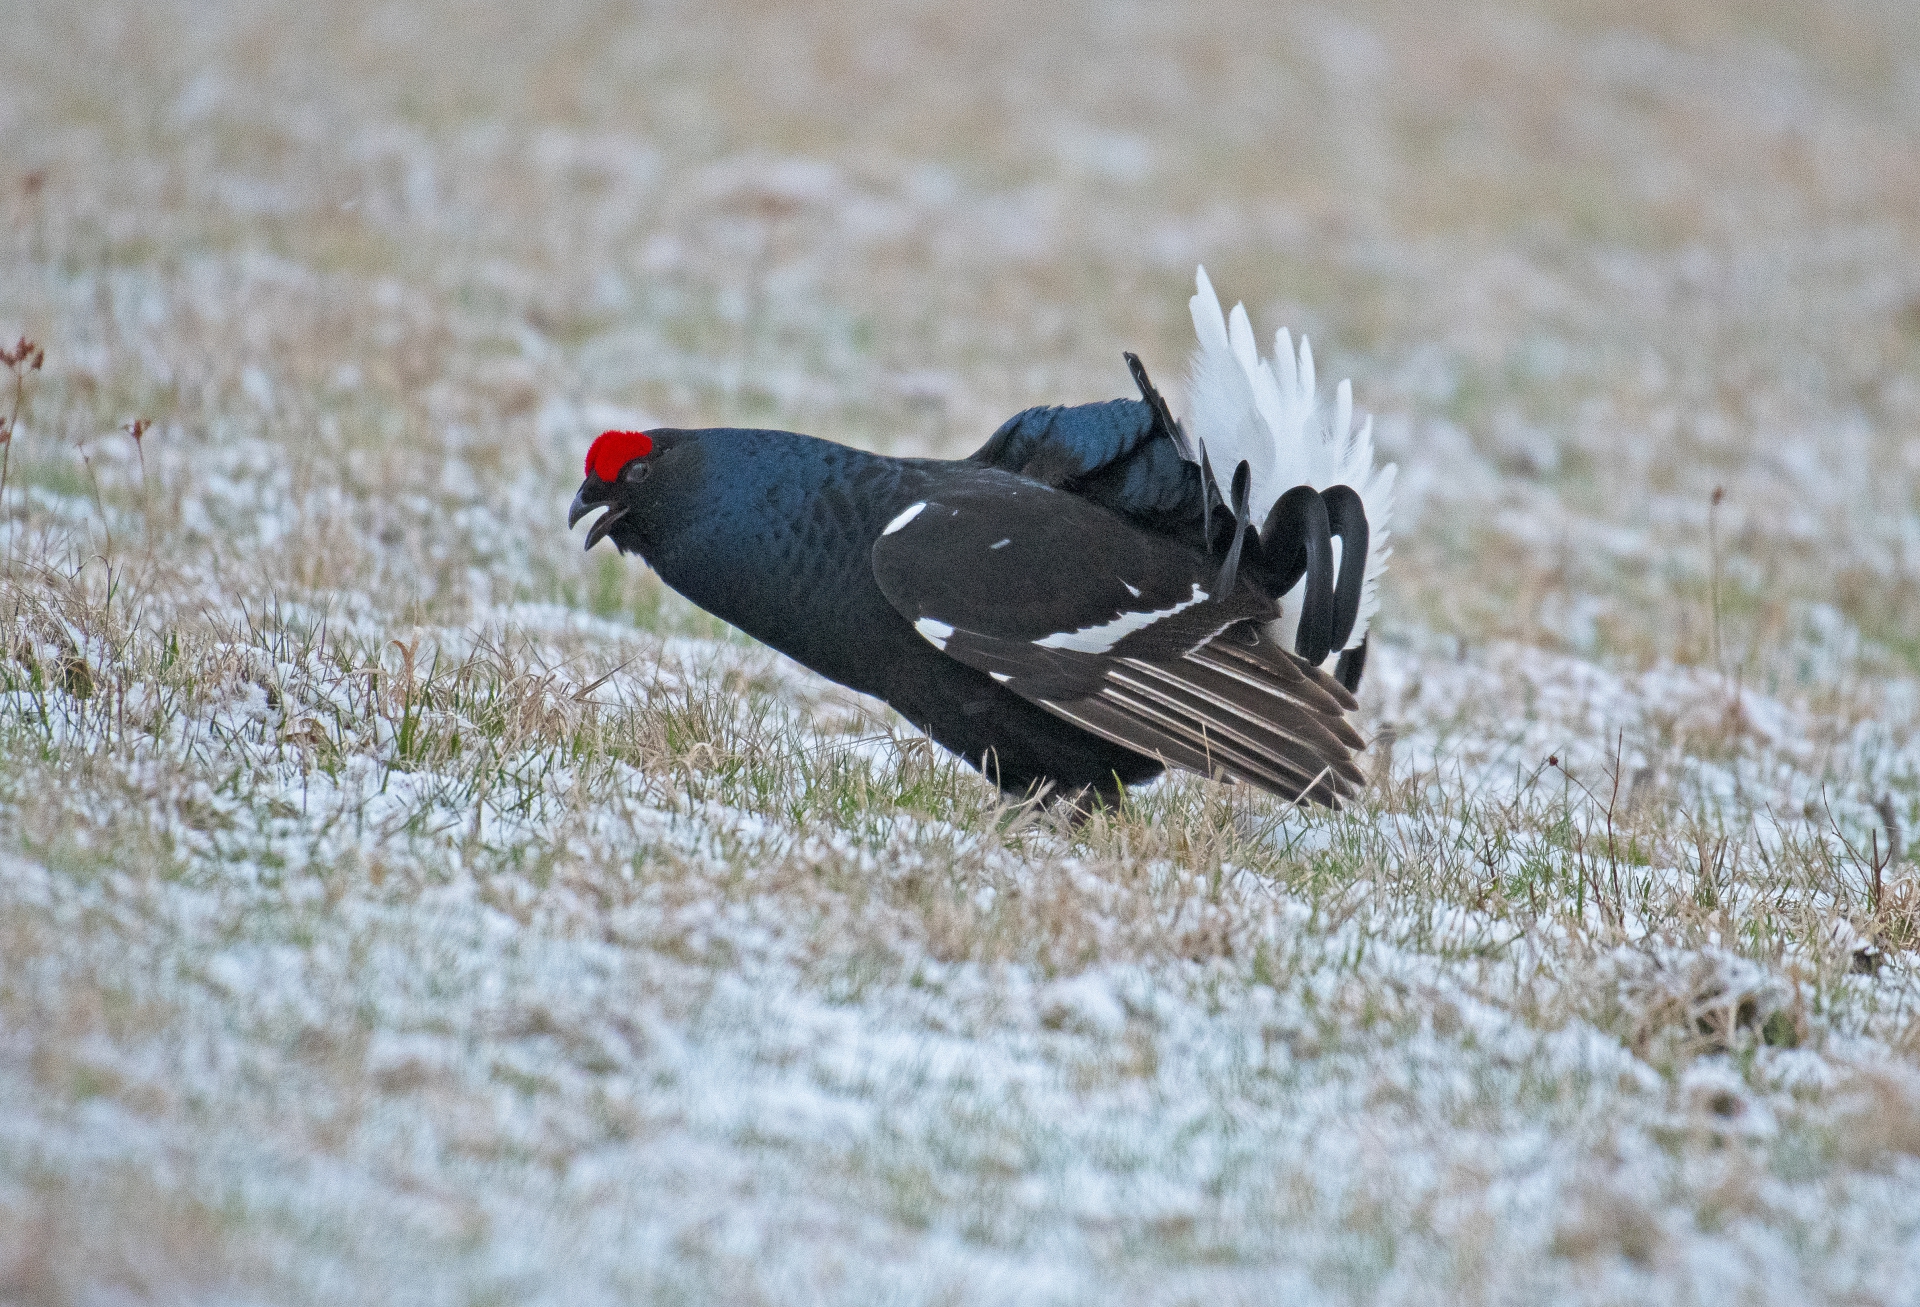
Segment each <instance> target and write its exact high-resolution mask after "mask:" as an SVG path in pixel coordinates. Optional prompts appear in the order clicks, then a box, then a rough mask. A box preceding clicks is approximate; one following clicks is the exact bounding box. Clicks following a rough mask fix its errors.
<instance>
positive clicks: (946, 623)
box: [873, 473, 1363, 804]
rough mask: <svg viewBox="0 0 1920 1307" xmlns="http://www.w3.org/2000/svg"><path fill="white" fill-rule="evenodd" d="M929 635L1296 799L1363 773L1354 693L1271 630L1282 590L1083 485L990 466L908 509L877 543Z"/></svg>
mask: <svg viewBox="0 0 1920 1307" xmlns="http://www.w3.org/2000/svg"><path fill="white" fill-rule="evenodd" d="M873 569H874V576H875V579H876V580H877V581H878V583H879V585H880V589H881V591H882V593H884V594H885V595H886V597H887V600H888V602H889V603H891V604H892V605H893V606H894V608H896V609H898V610H899V612H900V613H901V614H902V615H903V616H904V617H906V619H907V620H908V621H910V622H912V623H913V625H914V629H915V630H917V631H918V632H919V633H920V635H921V636H922V638H924V639H925V640H927V641H928V642H929V643H930V644H932V645H934V646H935V647H936V648H938V649H940V650H942V651H943V652H945V653H946V654H947V655H948V656H949V657H951V658H954V659H956V660H958V661H960V662H962V663H965V664H966V665H967V666H969V667H973V668H975V669H977V670H979V671H983V672H985V673H987V674H988V675H989V676H991V677H992V678H993V679H994V680H995V681H997V682H999V683H1000V684H1002V685H1004V686H1006V687H1007V688H1008V689H1009V690H1011V691H1013V692H1014V693H1015V694H1018V695H1020V696H1021V697H1022V698H1024V699H1028V700H1031V701H1032V702H1034V703H1036V704H1038V705H1040V706H1041V707H1042V708H1045V709H1046V710H1047V711H1049V712H1051V713H1053V714H1054V715H1055V716H1058V717H1060V718H1063V719H1064V720H1066V721H1069V722H1072V723H1074V724H1075V725H1077V726H1080V727H1082V728H1083V729H1085V730H1088V731H1091V732H1092V733H1093V734H1095V735H1098V736H1101V737H1102V738H1104V739H1107V740H1110V741H1112V742H1113V743H1115V744H1119V745H1121V746H1123V747H1125V748H1129V749H1134V750H1137V751H1138V752H1140V753H1143V754H1147V755H1149V756H1152V757H1157V758H1160V759H1161V760H1162V761H1164V762H1167V763H1170V764H1173V765H1176V766H1181V767H1186V768H1188V769H1190V770H1192V771H1197V772H1199V773H1201V774H1202V775H1208V776H1220V777H1230V778H1234V779H1239V780H1243V781H1246V782H1248V783H1250V784H1253V785H1257V786H1259V787H1260V788H1262V789H1265V790H1269V791H1272V792H1273V793H1275V794H1278V795H1281V796H1283V797H1285V798H1288V799H1299V798H1302V797H1305V798H1311V799H1315V800H1317V801H1319V802H1322V803H1329V804H1330V803H1334V802H1336V801H1337V800H1338V799H1339V798H1340V797H1342V796H1345V795H1348V794H1351V793H1352V792H1353V790H1354V789H1355V788H1356V787H1357V786H1358V785H1359V784H1360V783H1361V782H1362V780H1363V777H1362V775H1361V773H1360V771H1359V769H1358V768H1357V767H1356V766H1355V765H1354V762H1353V754H1354V753H1355V752H1356V751H1357V750H1359V749H1360V748H1362V747H1363V742H1362V741H1361V739H1360V737H1359V735H1357V734H1356V733H1355V732H1354V730H1353V727H1352V726H1351V724H1349V723H1348V721H1347V719H1346V713H1347V712H1348V711H1349V710H1350V709H1352V708H1353V706H1354V702H1353V698H1352V696H1351V695H1349V694H1348V693H1347V692H1346V691H1345V690H1344V689H1343V688H1341V687H1340V685H1339V684H1338V683H1337V682H1335V681H1334V680H1332V679H1331V678H1330V677H1328V676H1326V675H1325V674H1323V673H1321V672H1319V671H1318V670H1316V669H1313V668H1311V667H1309V666H1307V665H1306V664H1305V663H1304V662H1303V661H1301V660H1300V659H1298V658H1297V657H1295V656H1294V655H1292V654H1290V653H1287V652H1286V651H1285V650H1283V649H1280V648H1279V647H1277V646H1276V645H1274V644H1273V643H1272V641H1271V639H1270V638H1269V637H1268V636H1266V635H1265V634H1264V633H1263V632H1262V631H1261V629H1260V627H1261V625H1262V624H1263V623H1264V622H1266V621H1267V620H1269V619H1270V618H1271V615H1272V612H1273V604H1272V601H1271V600H1270V599H1268V598H1267V597H1265V596H1264V595H1262V594H1261V593H1260V592H1259V591H1258V590H1257V589H1255V588H1253V587H1251V586H1248V585H1246V584H1244V583H1242V584H1241V585H1239V586H1237V587H1235V588H1233V589H1232V590H1231V592H1230V593H1226V594H1216V593H1215V591H1216V590H1217V589H1219V585H1218V582H1219V579H1220V564H1219V562H1218V561H1217V560H1211V559H1209V558H1207V557H1206V556H1205V555H1204V554H1202V553H1200V552H1199V551H1198V550H1194V549H1189V548H1187V547H1185V546H1183V545H1181V544H1179V543H1178V542H1176V541H1172V540H1168V539H1165V538H1162V537H1158V536H1154V535H1151V534H1149V533H1147V532H1144V531H1141V530H1138V529H1136V528H1134V527H1133V526H1131V525H1129V524H1128V523H1126V522H1125V521H1122V520H1121V519H1119V518H1117V517H1115V516H1114V515H1113V514H1111V513H1108V512H1106V511H1104V510H1102V509H1101V508H1099V507H1097V506H1096V505H1093V504H1089V503H1087V502H1086V501H1084V500H1081V499H1079V498H1077V497H1075V496H1073V495H1069V494H1065V493H1062V492H1059V491H1055V490H1050V489H1048V488H1046V487H1044V486H1039V485H1035V484H1032V483H1030V482H1023V481H1021V480H1019V479H1018V478H1014V477H1007V476H1002V475H998V474H994V473H980V474H976V475H973V476H969V477H962V478H958V479H956V480H955V481H954V482H953V483H952V484H950V485H948V486H945V487H942V488H941V489H940V490H939V491H938V492H936V493H932V494H929V496H928V497H927V498H926V499H924V500H919V501H916V502H914V503H913V504H910V505H908V506H907V507H906V508H904V509H903V510H902V511H901V512H900V513H899V514H898V515H897V516H896V517H895V518H894V519H893V521H892V522H890V523H889V524H888V526H887V528H886V530H885V531H884V532H883V533H882V535H881V536H880V538H879V539H878V540H877V541H876V542H875V543H874V547H873Z"/></svg>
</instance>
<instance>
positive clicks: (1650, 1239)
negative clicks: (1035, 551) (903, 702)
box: [0, 0, 1920, 1305]
mask: <svg viewBox="0 0 1920 1307" xmlns="http://www.w3.org/2000/svg"><path fill="white" fill-rule="evenodd" d="M1916 51H1920V16H1916V14H1915V12H1914V10H1913V9H1912V7H1911V6H1910V5H1909V4H1907V3H1905V2H1904V0H1885V2H1883V3H1875V2H1874V0H1858V2H1851V3H1850V2H1848V0H1824V2H1816V3H1792V4H1789V3H1785V2H1784V0H1781V2H1770V0H1760V2H1758V3H1752V4H1733V3H1709V4H1700V5H1692V6H1688V5H1671V4H1653V3H1646V2H1645V0H1609V2H1606V3H1600V4H1571V3H1562V2H1561V0H1534V2H1532V3H1528V2H1526V0H1513V2H1512V3H1504V4H1503V3H1488V4H1482V5H1474V6H1466V7H1461V8H1459V9H1457V10H1453V11H1449V12H1445V13H1440V12H1437V11H1435V10H1434V9H1432V8H1431V7H1429V6H1425V5H1420V4H1414V3H1390V2H1388V0H1361V2H1360V3H1357V4H1353V5H1346V6H1341V7H1339V8H1338V9H1337V10H1336V9H1334V8H1329V7H1322V6H1307V5H1292V4H1281V3H1272V2H1270V0H1263V2H1261V3H1241V2H1240V0H1219V2H1218V3H1215V4H1212V5H1208V6H1172V5H1161V6H1150V5H1145V4H1132V3H1119V2H1118V0H1115V2H1113V3H1105V4H1092V3H1088V4H1065V3H1062V4H1040V5H1012V4H988V3H982V2H981V0H950V2H949V3H946V4H937V5H936V4H916V3H906V2H904V0H900V2H896V3H878V2H877V0H854V2H852V3H847V4H843V5H839V6H835V7H832V8H831V9H824V8H823V7H810V6H799V5H793V6H773V5H756V4H747V3H731V4H730V3H725V2H724V0H722V2H721V3H713V4H703V5H699V6H695V5H690V4H688V5H675V4H668V3H662V4H644V3H638V4H616V3H586V4H579V5H546V6H524V5H515V6H509V5H504V4H482V3H455V2H453V0H443V2H442V3H436V4H421V5H397V4H396V5H375V4H359V3H342V4H338V5H327V6H301V5H293V4H287V3H276V2H273V0H261V2H259V3H250V4H240V3H220V4H213V3H193V4H188V3H179V4H166V3H144V4H140V5H133V4H124V5H122V4H110V3H103V4H97V5H71V4H54V3H50V2H43V0H18V2H17V3H15V4H13V5H11V6H9V7H8V9H7V10H6V12H5V13H4V14H0V345H5V346H7V347H8V354H7V357H9V358H13V357H15V355H17V354H19V353H20V351H18V350H17V349H15V348H14V342H15V341H16V340H18V339H22V338H24V339H26V340H29V341H31V342H33V343H34V344H35V345H36V346H37V347H38V350H39V351H42V352H43V357H42V353H33V352H29V353H28V354H27V355H26V356H24V357H20V358H19V359H18V360H17V361H16V362H14V363H13V364H12V365H10V367H9V369H8V370H7V371H6V372H5V373H4V374H0V382H4V383H5V385H4V389H0V418H6V419H7V420H8V423H9V425H8V428H7V430H8V432H9V434H10V437H11V438H10V440H9V441H8V443H7V445H6V447H5V453H4V458H5V464H4V468H5V471H4V478H5V480H4V486H0V1303H7V1304H12V1303H16V1302H17V1303H22V1304H93V1303H102V1304H105V1303H124V1302H210V1303H214V1302H217V1303H236V1304H237V1303H288V1304H296V1303H340V1304H361V1303H368V1302H395V1303H402V1302H404V1303H446V1304H468V1303H472V1304H494V1303H521V1302H526V1303H554V1304H559V1303H566V1304H583V1303H586V1304H591V1303H603V1302H604V1303H629V1302H661V1303H677V1302H716V1303H718V1302H724V1303H767V1304H788V1303H802V1302H808V1303H810V1302H821V1303H849V1304H852V1303H863V1304H864V1303H892V1304H922V1303H925V1304H955V1305H958V1304H969V1305H971V1304H992V1303H1008V1304H1014V1303H1018V1304H1082V1303H1084V1304H1094V1303H1100V1304H1107V1303H1138V1304H1185V1303H1201V1302H1205V1303H1209V1304H1213V1303H1223V1304H1234V1303H1246V1304H1254V1303H1272V1304H1289V1305H1292V1304H1308V1303H1328V1304H1337V1303H1407V1304H1422V1303H1430V1302H1435V1301H1449V1302H1461V1303H1488V1304H1492V1303H1513V1304H1534V1303H1549V1302H1551V1303H1620V1304H1640V1303H1672V1304H1709V1303H1741V1304H1749V1303H1758V1304H1768V1303H1779V1304H1798V1303H1810V1302H1822V1303H1845V1304H1877V1303H1915V1302H1920V981H1917V980H1916V973H1915V969H1914V962H1915V956H1916V955H1915V950H1916V948H1920V878H1916V877H1915V876H1914V874H1913V865H1912V863H1911V862H1910V861H1909V860H1907V859H1906V858H1905V857H1904V856H1903V855H1904V852H1905V850H1904V849H1902V848H1901V847H1900V845H1901V844H1902V843H1903V842H1905V843H1916V842H1920V834H1916V830H1917V829H1920V599H1916V595H1917V594H1920V153H1916V151H1915V149H1914V146H1913V143H1914V141H1915V140H1916V139H1920V55H1916V53H1915V52H1916ZM1201 262H1204V263H1205V264H1206V266H1207V268H1208V270H1209V272H1210V273H1211V275H1212V277H1213V279H1214V281H1215V283H1216V285H1218V286H1219V287H1220V288H1221V290H1222V293H1223V295H1224V296H1226V297H1227V298H1228V300H1229V301H1231V300H1232V299H1235V298H1241V299H1245V300H1246V302H1247V304H1248V307H1249V309H1250V310H1252V312H1253V315H1254V318H1255V323H1256V326H1257V327H1259V328H1261V329H1262V330H1264V331H1267V332H1271V331H1272V330H1273V329H1274V328H1276V327H1278V326H1281V325H1286V326H1289V327H1291V328H1292V329H1293V330H1295V331H1296V332H1299V331H1305V332H1306V333H1308V334H1309V335H1310V336H1311V337H1312V340H1313V343H1314V346H1315V349H1316V353H1317V356H1318V358H1319V359H1320V363H1321V372H1322V375H1323V376H1324V377H1326V378H1328V379H1329V380H1333V379H1337V378H1339V377H1342V376H1352V377H1353V379H1354V384H1355V392H1356V395H1357V397H1358V401H1359V403H1360V404H1361V406H1362V407H1364V408H1366V409H1368V410H1370V411H1372V412H1373V413H1374V414H1375V416H1376V431H1377V433H1378V438H1379V440H1380V441H1381V443H1382V444H1383V446H1384V449H1385V453H1386V455H1387V456H1388V457H1390V458H1393V459H1395V460H1397V461H1398V462H1399V464H1400V468H1401V482H1400V485H1401V493H1400V510H1399V516H1398V518H1397V519H1396V521H1395V523H1394V532H1395V545H1396V552H1395V555H1394V560H1393V565H1392V569H1391V571H1390V572H1389V575H1388V587H1387V596H1386V602H1385V605H1384V610H1383V613H1382V616H1381V618H1380V619H1379V622H1378V626H1377V630H1378V631H1379V637H1378V639H1377V641H1376V653H1375V656H1374V661H1373V665H1372V668H1371V670H1370V673H1369V679H1368V681H1367V684H1366V686H1365V692H1364V694H1363V696H1362V700H1363V702H1362V714H1361V716H1362V719H1363V720H1362V726H1363V729H1364V730H1365V732H1366V733H1367V734H1368V735H1369V736H1375V737H1377V739H1376V743H1375V745H1374V747H1373V749H1372V750H1371V751H1370V755H1369V757H1368V758H1367V760H1366V765H1367V766H1368V768H1369V769H1370V771H1371V773H1372V775H1373V776H1374V778H1375V783H1374V785H1373V787H1372V788H1371V789H1370V790H1369V791H1368V792H1367V793H1366V794H1365V795H1364V797H1363V799H1362V800H1361V801H1360V802H1358V803H1356V804H1354V805H1352V806H1351V807H1350V808H1349V809H1348V810H1346V811H1345V812H1342V813H1339V814H1329V813H1324V812H1309V813H1301V812H1295V811H1291V810H1289V809H1286V808H1283V807H1282V806H1280V805H1278V804H1276V803H1274V802H1272V801H1270V800H1269V799H1267V798H1265V797H1264V796H1259V795H1252V794H1249V793H1247V792H1245V791H1242V790H1237V789H1234V788H1231V787H1225V786H1220V785H1214V784H1210V783H1203V782H1200V781H1197V780H1194V779H1191V778H1184V779H1175V780H1171V781H1168V782H1165V783H1162V784H1160V785H1157V786H1154V787H1150V788H1148V789H1145V790H1142V791H1140V792H1138V793H1137V794H1136V795H1135V796H1134V798H1133V800H1132V802H1131V804H1130V806H1129V807H1128V808H1127V809H1126V810H1125V811H1123V812H1120V813H1117V814H1107V815H1102V816H1100V817H1097V818H1096V819H1095V820H1093V821H1092V822H1091V823H1090V824H1088V825H1087V826H1086V827H1085V828H1083V829H1080V830H1077V831H1075V830H1070V829H1067V828H1065V827H1064V826H1062V825H1061V824H1059V823H1057V822H1055V821H1054V820H1052V819H1051V818H1049V817H1048V816H1046V815H1045V814H1044V813H1039V812H1034V811H1029V810H1024V809H1019V808H1015V807H1012V806H1009V805H1008V804H1006V803H1004V802H1003V801H1001V799H1000V798H999V797H998V796H997V795H996V794H994V793H993V792H991V791H990V790H989V789H988V788H987V787H986V786H985V785H984V784H983V783H982V782H981V781H980V780H979V778H978V777H977V776H976V775H974V774H973V773H972V772H971V771H969V770H967V769H966V768H964V767H960V766H957V765H956V764H955V763H954V762H953V761H952V760H951V759H950V758H948V757H947V756H945V755H944V754H942V753H940V752H939V751H938V750H936V749H933V748H931V747H930V746H928V745H927V744H926V743H925V742H924V741H923V740H921V739H919V738H918V737H917V736H916V735H915V734H914V732H913V731H911V730H910V729H909V728H907V727H906V726H904V725H903V724H902V723H901V722H900V721H899V720H898V719H897V718H894V717H892V716H891V715H890V714H889V713H888V712H887V711H886V710H885V708H884V707H883V706H881V705H877V704H875V703H872V702H870V701H865V700H861V699H859V698H858V697H856V696H853V695H851V694H849V693H847V692H845V691H842V690H840V689H838V688H837V687H835V686H832V685H829V684H827V683H825V682H823V681H821V680H819V679H818V678H815V677H812V676H810V675H809V674H808V673H806V672H804V671H803V670H801V669H799V668H797V667H795V666H793V665H792V664H789V663H786V662H784V661H783V660H781V659H780V658H778V657H777V656H775V655H773V654H771V653H769V652H768V651H766V650H764V649H762V648H760V647H758V646H756V645H754V644H753V643H751V642H750V641H748V640H746V639H745V638H744V637H742V636H740V635H738V634H737V633H733V632H730V631H729V630H727V629H726V628H725V627H723V626H722V625H721V624H719V623H718V622H716V621H714V620H713V619H711V618H709V617H707V616H706V615H705V614H703V613H700V612H698V611H697V610H694V609H692V608H691V607H690V606H688V605H687V604H685V603H684V602H683V601H681V600H679V599H678V598H677V597H676V596H674V595H673V594H671V593H670V592H668V591H666V590H665V589H664V588H663V587H662V586H660V585H659V583H658V582H657V581H655V580H654V579H653V578H652V577H651V576H650V575H649V574H648V573H647V572H646V570H645V569H644V568H643V567H642V566H641V565H639V564H638V563H637V562H629V561H625V560H620V559H617V558H615V557H613V556H612V555H611V554H610V552H608V551H607V550H605V549H603V550H601V551H597V552H596V553H595V554H593V555H586V556H583V555H582V554H581V552H580V550H579V536H578V535H577V534H576V535H574V536H571V537H570V536H569V535H568V533H567V532H566V530H565V529H564V512H565V506H566V503H567V500H568V498H569V497H570V496H571V494H572V491H573V488H574V486H575V485H576V484H577V479H578V475H579V473H578V468H579V460H580V457H581V454H582V452H583V450H584V448H585V445H586V442H587V441H588V440H589V439H590V438H591V436H592V435H593V434H594V433H595V432H597V431H598V430H599V429H601V428H602V427H603V426H607V425H629V424H631V425H648V424H657V423H668V422H670V423H672V424H674V425H682V426H698V425H705V424H720V423H727V424H740V425H777V426H782V427H788V428H792V429H798V430H804V431H809V432H812V433H815V434H819V435H825V436H831V437H833V438H835V439H839V440H843V441H847V442H850V443H855V444H860V445H864V446H868V447H872V448H877V449H883V450H887V451H892V452H902V453H907V452H912V453H939V454H958V453H963V452H966V451H967V450H969V449H971V448H972V447H973V446H974V445H975V444H977V443H978V442H979V441H980V440H982V439H983V438H984V437H985V435H986V434H987V433H988V432H990V431H991V430H992V429H993V427H994V426H995V425H997V424H998V423H999V421H1000V420H1001V419H1003V418H1004V417H1006V416H1007V415H1009V414H1011V413H1013V412H1014V411H1016V410H1017V409H1019V408H1021V407H1024V406H1026V405H1029V404H1035V403H1048V402H1069V401H1080V400H1091V399H1100V398H1107V397H1111V396H1115V395H1122V394H1126V393H1129V390H1130V387H1129V383H1128V381H1127V377H1126V372H1125V369H1124V367H1123V366H1122V364H1121V360H1120V352H1121V350H1123V349H1128V348H1131V349H1136V350H1138V351H1140V352H1141V353H1142V355H1143V356H1144V358H1145V360H1146V362H1147V364H1148V366H1149V367H1150V368H1151V369H1152V370H1153V372H1154V373H1155V375H1156V376H1157V377H1158V378H1160V379H1161V381H1162V382H1163V383H1164V384H1166V385H1167V386H1168V388H1169V390H1170V391H1173V392H1174V393H1175V396H1176V399H1175V402H1176V407H1178V402H1179V401H1178V391H1179V385H1178V378H1179V375H1180V372H1181V368H1182V365H1183V363H1184V359H1185V356H1186V352H1187V349H1188V346H1189V334H1190V326H1189V324H1188V319H1187V312H1186V305H1185V299H1186V295H1187V294H1188V293H1189V290H1190V286H1191V280H1192V276H1193V268H1194V265H1195V264H1196V263H1201ZM36 363H39V364H41V366H38V367H35V366H34V365H35V364H36ZM136 424H138V425H136Z"/></svg>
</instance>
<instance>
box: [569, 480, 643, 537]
mask: <svg viewBox="0 0 1920 1307" xmlns="http://www.w3.org/2000/svg"><path fill="white" fill-rule="evenodd" d="M605 489H606V484H605V483H604V482H602V481H599V480H597V479H594V478H589V479H588V480H587V481H585V482H584V483H582V485H581V487H580V492H579V493H578V494H576V495H575V496H574V497H573V503H572V504H571V505H569V506H568V508H567V530H569V531H571V530H573V528H574V527H575V526H577V525H579V522H580V519H581V518H583V517H585V516H586V515H587V514H588V513H591V512H592V511H593V510H594V509H596V508H608V503H609V501H608V500H607V499H606V498H605V497H604V491H605ZM589 490H592V491H596V492H601V493H599V494H596V496H595V497H594V498H592V499H589V498H587V492H588V491H589ZM627 512H628V510H627V509H625V508H608V511H607V512H605V513H603V514H601V515H600V520H599V521H597V522H595V523H594V524H593V525H592V526H590V527H588V528H587V548H588V549H591V548H593V547H594V546H595V545H597V544H599V543H600V542H601V541H602V540H604V539H606V538H607V532H609V531H611V530H613V527H614V524H615V523H616V522H618V521H619V520H620V519H621V518H623V517H625V516H626V515H627Z"/></svg>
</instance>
